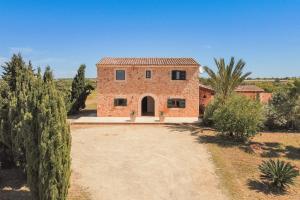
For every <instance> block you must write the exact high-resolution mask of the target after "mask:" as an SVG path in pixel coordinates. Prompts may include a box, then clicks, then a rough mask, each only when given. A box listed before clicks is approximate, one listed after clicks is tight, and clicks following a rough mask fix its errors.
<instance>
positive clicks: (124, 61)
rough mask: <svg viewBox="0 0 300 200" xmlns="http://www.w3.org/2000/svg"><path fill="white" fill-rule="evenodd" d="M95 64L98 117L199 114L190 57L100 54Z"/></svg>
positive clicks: (196, 78)
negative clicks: (140, 56)
mask: <svg viewBox="0 0 300 200" xmlns="http://www.w3.org/2000/svg"><path fill="white" fill-rule="evenodd" d="M96 66H97V93H98V100H97V102H98V105H97V116H99V117H129V116H130V114H131V113H132V112H134V113H135V115H136V116H138V117H140V116H159V115H160V113H161V112H163V113H164V116H166V117H198V116H199V67H200V65H199V64H198V63H197V62H196V61H195V60H194V59H193V58H103V59H101V60H100V61H99V62H98V63H97V64H96Z"/></svg>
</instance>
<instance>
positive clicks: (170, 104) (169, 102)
mask: <svg viewBox="0 0 300 200" xmlns="http://www.w3.org/2000/svg"><path fill="white" fill-rule="evenodd" d="M167 104H168V108H172V107H173V101H172V99H168V102H167Z"/></svg>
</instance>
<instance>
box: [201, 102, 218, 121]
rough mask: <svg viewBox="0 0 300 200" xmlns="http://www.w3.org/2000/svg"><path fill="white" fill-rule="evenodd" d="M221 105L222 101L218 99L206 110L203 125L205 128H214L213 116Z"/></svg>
mask: <svg viewBox="0 0 300 200" xmlns="http://www.w3.org/2000/svg"><path fill="white" fill-rule="evenodd" d="M220 105H221V99H220V98H218V97H216V98H215V99H214V100H213V101H211V102H210V103H209V104H208V105H207V107H206V108H205V111H204V115H203V125H204V126H212V125H213V124H214V122H213V114H214V112H215V110H216V109H217V108H218V107H219V106H220Z"/></svg>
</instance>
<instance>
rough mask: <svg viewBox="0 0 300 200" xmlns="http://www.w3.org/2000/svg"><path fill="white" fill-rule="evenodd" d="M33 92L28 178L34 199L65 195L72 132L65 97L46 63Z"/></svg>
mask: <svg viewBox="0 0 300 200" xmlns="http://www.w3.org/2000/svg"><path fill="white" fill-rule="evenodd" d="M36 87H37V88H40V89H38V90H36V92H35V93H33V99H34V100H33V101H32V102H33V104H32V107H33V109H32V110H33V112H32V113H33V120H32V122H33V124H32V126H31V127H32V128H33V129H32V130H33V131H32V136H31V137H32V138H28V145H27V147H28V152H29V149H31V150H30V155H28V159H29V160H28V174H27V175H28V182H29V185H30V189H31V191H32V196H33V198H34V199H38V200H44V199H45V200H48V199H62V200H63V199H66V198H67V193H68V188H69V179H70V173H71V171H70V163H71V158H70V150H71V135H70V129H69V125H68V124H67V120H66V119H67V118H66V110H65V106H64V101H63V99H62V98H61V96H60V95H59V93H58V91H57V90H56V88H55V84H54V81H53V76H52V72H51V70H50V68H49V67H47V69H46V71H45V73H44V76H43V80H41V78H40V77H38V82H37V83H36Z"/></svg>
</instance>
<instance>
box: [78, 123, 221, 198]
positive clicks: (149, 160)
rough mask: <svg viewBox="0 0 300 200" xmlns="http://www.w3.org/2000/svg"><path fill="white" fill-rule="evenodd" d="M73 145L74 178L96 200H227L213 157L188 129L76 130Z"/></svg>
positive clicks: (152, 127)
mask: <svg viewBox="0 0 300 200" xmlns="http://www.w3.org/2000/svg"><path fill="white" fill-rule="evenodd" d="M72 139H73V142H72V143H73V144H72V170H73V173H76V175H77V177H78V182H79V184H80V185H82V186H83V187H85V188H88V191H89V192H90V194H91V197H92V198H93V199H97V200H143V199H147V200H148V199H149V200H158V199H159V200H160V199H164V200H169V199H170V200H196V199H203V200H210V199H212V200H221V199H227V198H226V197H225V195H224V194H223V193H222V191H221V189H220V188H219V186H218V182H219V181H218V178H217V176H216V175H215V172H214V166H213V164H212V162H211V161H210V158H209V154H208V153H207V151H206V149H205V148H204V146H203V145H202V144H199V143H198V142H197V141H196V140H195V137H194V136H192V135H191V131H190V130H187V129H185V128H182V127H177V126H150V125H145V126H143V125H138V126H130V125H129V126H128V125H124V126H120V125H119V126H101V127H94V128H77V129H73V130H72Z"/></svg>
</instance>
